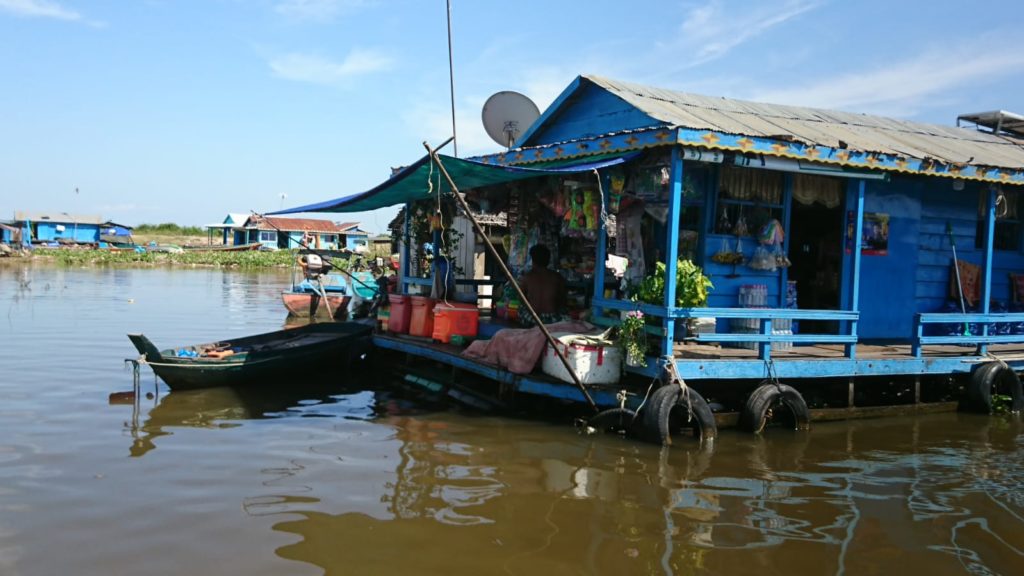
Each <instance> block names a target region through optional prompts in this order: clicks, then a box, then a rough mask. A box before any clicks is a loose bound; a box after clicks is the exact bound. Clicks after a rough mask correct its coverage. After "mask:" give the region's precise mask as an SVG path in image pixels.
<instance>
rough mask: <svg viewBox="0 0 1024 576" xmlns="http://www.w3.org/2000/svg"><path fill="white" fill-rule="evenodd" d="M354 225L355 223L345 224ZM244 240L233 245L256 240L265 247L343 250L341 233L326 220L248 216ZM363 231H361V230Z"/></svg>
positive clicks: (336, 226)
mask: <svg viewBox="0 0 1024 576" xmlns="http://www.w3.org/2000/svg"><path fill="white" fill-rule="evenodd" d="M346 226H349V227H350V228H358V226H359V224H358V223H349V224H346ZM244 232H245V234H244V241H243V242H238V236H239V235H238V234H236V237H235V244H240V243H241V244H249V243H253V242H259V243H260V244H262V245H264V246H266V247H268V248H279V249H295V248H303V247H309V248H314V249H317V250H343V249H345V248H346V245H345V242H346V239H345V236H344V234H346V233H345V232H343V229H342V228H341V227H340V226H338V225H337V224H335V223H334V222H331V221H330V220H317V219H315V218H278V217H273V216H251V217H249V219H248V220H246V222H245V228H244ZM364 234H365V233H364Z"/></svg>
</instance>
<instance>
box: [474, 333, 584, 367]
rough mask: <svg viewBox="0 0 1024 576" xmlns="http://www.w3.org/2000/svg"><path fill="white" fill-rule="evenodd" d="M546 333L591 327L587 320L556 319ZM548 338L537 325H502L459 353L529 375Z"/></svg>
mask: <svg viewBox="0 0 1024 576" xmlns="http://www.w3.org/2000/svg"><path fill="white" fill-rule="evenodd" d="M546 326H547V329H548V332H579V333H586V332H590V331H591V330H593V329H594V327H593V326H592V325H590V324H587V323H586V322H558V323H556V324H547V325H546ZM546 345H547V339H546V338H544V333H543V332H541V331H540V328H537V327H533V328H505V329H504V330H499V331H498V332H497V333H495V335H494V338H491V339H490V340H477V341H475V342H473V343H472V344H470V345H469V347H468V348H466V349H465V350H464V351H463V352H462V354H463V356H469V357H471V358H476V359H479V360H483V361H484V362H488V363H490V364H497V365H498V366H501V367H502V368H505V369H507V370H508V371H509V372H512V373H514V374H529V373H530V372H533V368H534V366H536V365H537V361H538V360H540V356H541V354H542V353H543V352H544V347H545V346H546Z"/></svg>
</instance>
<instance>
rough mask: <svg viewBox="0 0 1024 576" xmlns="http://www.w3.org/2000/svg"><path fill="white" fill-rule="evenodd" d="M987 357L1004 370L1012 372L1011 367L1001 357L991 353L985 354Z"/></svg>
mask: <svg viewBox="0 0 1024 576" xmlns="http://www.w3.org/2000/svg"><path fill="white" fill-rule="evenodd" d="M985 357H986V358H988V359H989V360H991V361H993V362H998V363H999V365H1000V366H1002V367H1003V368H1006V369H1008V370H1012V368H1010V365H1009V364H1007V363H1006V361H1005V360H1003V359H1002V358H1000V357H999V356H996V355H995V354H993V353H991V352H985Z"/></svg>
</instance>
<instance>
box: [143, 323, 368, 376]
mask: <svg viewBox="0 0 1024 576" xmlns="http://www.w3.org/2000/svg"><path fill="white" fill-rule="evenodd" d="M370 331H371V329H370V327H369V326H368V325H365V324H359V323H354V322H331V323H321V324H307V325H305V326H300V327H298V328H290V329H285V330H277V331H274V332H267V333H265V334H257V335H255V336H246V337H243V338H235V339H232V340H225V341H219V342H210V343H206V344H194V345H190V346H180V347H176V348H168V349H165V350H160V349H158V348H157V347H156V346H155V345H154V344H153V342H151V341H150V340H149V338H146V336H144V335H142V334H129V335H128V339H129V340H131V342H132V344H134V345H135V348H136V349H137V350H138V351H139V353H140V354H142V355H143V358H142V360H143V361H144V362H145V363H146V364H149V365H150V367H152V368H153V372H155V373H156V375H157V376H159V377H160V378H161V379H162V380H163V381H164V382H166V383H167V385H168V386H169V387H170V388H171V389H172V390H188V389H196V388H210V387H215V386H258V385H264V384H273V383H275V382H277V381H278V380H279V379H281V378H284V377H289V376H290V377H294V378H298V379H305V378H307V377H308V376H309V375H310V374H313V373H323V372H324V371H326V370H328V369H331V368H337V369H340V370H341V371H342V372H341V373H344V371H345V370H348V369H349V366H350V365H351V364H352V363H353V362H354V361H356V360H357V359H358V358H360V357H361V356H362V355H364V354H365V353H366V352H367V351H368V350H369V348H370Z"/></svg>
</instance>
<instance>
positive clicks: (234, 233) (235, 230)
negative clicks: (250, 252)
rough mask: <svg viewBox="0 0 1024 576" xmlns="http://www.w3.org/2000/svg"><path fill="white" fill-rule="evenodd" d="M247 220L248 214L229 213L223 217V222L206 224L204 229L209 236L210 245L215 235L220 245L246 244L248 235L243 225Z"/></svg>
mask: <svg viewBox="0 0 1024 576" xmlns="http://www.w3.org/2000/svg"><path fill="white" fill-rule="evenodd" d="M248 220H249V215H248V214H242V213H231V214H228V215H227V216H225V217H224V220H223V221H222V222H220V223H218V224H207V225H206V226H205V228H206V230H207V232H209V234H210V243H211V244H212V243H213V235H214V233H217V234H219V235H220V237H221V243H222V244H226V245H227V244H234V245H236V246H237V245H241V244H246V243H247V240H246V238H247V237H248V233H247V232H246V229H245V223H246V222H247V221H248Z"/></svg>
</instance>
